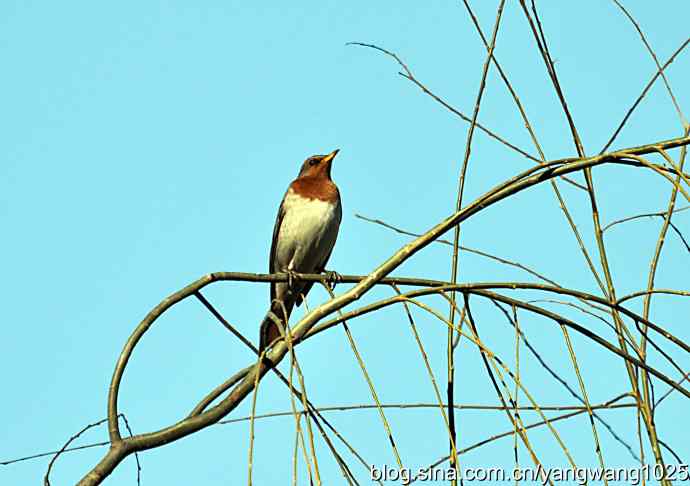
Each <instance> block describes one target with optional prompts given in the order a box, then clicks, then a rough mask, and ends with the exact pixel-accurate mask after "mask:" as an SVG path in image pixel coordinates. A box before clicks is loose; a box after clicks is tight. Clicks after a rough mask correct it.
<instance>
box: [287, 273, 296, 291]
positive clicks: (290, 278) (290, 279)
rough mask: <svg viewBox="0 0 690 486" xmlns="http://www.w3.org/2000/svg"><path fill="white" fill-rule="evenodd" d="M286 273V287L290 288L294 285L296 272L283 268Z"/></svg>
mask: <svg viewBox="0 0 690 486" xmlns="http://www.w3.org/2000/svg"><path fill="white" fill-rule="evenodd" d="M285 273H287V285H288V289H290V290H292V289H293V288H294V286H295V279H296V278H297V272H295V271H294V270H285Z"/></svg>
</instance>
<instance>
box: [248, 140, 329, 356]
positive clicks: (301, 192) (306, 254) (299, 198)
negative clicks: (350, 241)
mask: <svg viewBox="0 0 690 486" xmlns="http://www.w3.org/2000/svg"><path fill="white" fill-rule="evenodd" d="M337 154H338V150H334V151H333V152H331V153H330V154H328V155H314V156H312V157H309V158H308V159H307V160H305V161H304V163H303V164H302V168H301V169H300V171H299V175H298V176H297V179H295V180H294V181H292V183H291V184H290V186H289V187H288V189H287V192H286V193H285V196H283V201H282V202H281V203H280V208H279V209H278V216H277V217H276V222H275V226H274V227H273V242H272V243H271V256H270V257H269V263H268V268H269V272H270V273H277V272H286V273H291V272H297V273H321V272H323V271H324V268H325V266H326V262H327V261H328V258H329V257H330V256H331V252H332V251H333V246H334V245H335V240H336V238H337V237H338V228H339V227H340V219H341V217H342V209H341V206H340V192H339V191H338V186H336V185H335V183H334V182H333V180H332V179H331V165H332V163H333V159H334V158H335V156H336V155H337ZM291 280H292V279H290V281H288V282H274V283H271V308H270V311H269V313H268V314H267V315H266V317H265V318H264V320H263V322H262V323H261V330H260V337H259V351H263V350H264V349H265V348H266V347H267V346H269V345H270V344H271V343H273V341H274V340H276V339H277V338H279V337H280V336H281V332H280V329H279V328H278V326H277V325H276V323H275V322H274V321H273V320H272V319H271V317H270V314H271V313H272V314H273V315H274V316H275V317H277V318H278V319H280V321H281V322H283V323H286V322H287V319H288V318H289V317H290V313H291V312H292V308H293V306H294V305H297V306H299V305H300V304H301V303H302V301H303V300H304V298H305V296H306V295H307V293H308V292H309V290H310V289H311V287H312V285H313V282H293V281H291Z"/></svg>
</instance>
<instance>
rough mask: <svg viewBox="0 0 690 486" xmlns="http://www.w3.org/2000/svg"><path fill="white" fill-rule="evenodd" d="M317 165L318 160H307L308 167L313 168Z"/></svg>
mask: <svg viewBox="0 0 690 486" xmlns="http://www.w3.org/2000/svg"><path fill="white" fill-rule="evenodd" d="M318 163H319V159H309V165H311V166H314V165H316V164H318Z"/></svg>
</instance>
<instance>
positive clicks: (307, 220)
mask: <svg viewBox="0 0 690 486" xmlns="http://www.w3.org/2000/svg"><path fill="white" fill-rule="evenodd" d="M283 211H284V215H283V221H282V223H281V225H280V231H279V234H278V242H277V245H276V254H275V262H274V263H275V264H276V268H277V269H281V270H286V269H290V270H295V271H298V272H299V271H301V272H311V271H313V270H314V269H315V268H316V266H318V265H320V264H323V262H324V261H325V259H326V257H327V256H328V254H329V253H330V252H331V249H332V248H333V245H334V244H335V239H336V236H337V235H338V227H339V225H340V218H341V209H340V205H339V204H331V203H328V202H326V201H321V200H319V199H308V198H304V197H302V196H300V195H298V194H296V193H294V192H293V191H292V189H290V190H289V191H288V193H287V194H286V196H285V200H284V201H283Z"/></svg>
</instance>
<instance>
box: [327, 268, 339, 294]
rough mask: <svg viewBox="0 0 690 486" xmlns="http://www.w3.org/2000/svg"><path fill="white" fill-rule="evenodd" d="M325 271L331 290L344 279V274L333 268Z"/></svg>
mask: <svg viewBox="0 0 690 486" xmlns="http://www.w3.org/2000/svg"><path fill="white" fill-rule="evenodd" d="M323 273H325V274H326V284H327V285H328V288H330V289H331V290H335V286H336V285H337V284H338V283H340V282H342V280H343V276H342V275H340V274H339V273H338V272H335V271H333V270H325V271H324V272H323Z"/></svg>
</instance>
